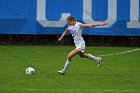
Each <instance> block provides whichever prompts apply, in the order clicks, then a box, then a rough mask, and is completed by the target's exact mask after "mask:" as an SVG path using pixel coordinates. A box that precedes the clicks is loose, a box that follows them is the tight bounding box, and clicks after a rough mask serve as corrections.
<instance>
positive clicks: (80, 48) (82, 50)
mask: <svg viewBox="0 0 140 93" xmlns="http://www.w3.org/2000/svg"><path fill="white" fill-rule="evenodd" d="M76 49H77V50H79V51H80V52H84V51H85V47H82V46H80V47H76Z"/></svg>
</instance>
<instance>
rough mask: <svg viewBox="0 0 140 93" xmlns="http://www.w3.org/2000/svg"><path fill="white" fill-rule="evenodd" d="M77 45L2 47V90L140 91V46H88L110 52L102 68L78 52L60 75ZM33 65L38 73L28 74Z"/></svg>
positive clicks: (62, 92) (16, 92) (38, 92)
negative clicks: (63, 73)
mask: <svg viewBox="0 0 140 93" xmlns="http://www.w3.org/2000/svg"><path fill="white" fill-rule="evenodd" d="M73 48H74V47H73V46H0V93H140V48H137V49H139V50H137V51H133V50H134V49H136V48H125V47H86V51H85V52H88V53H91V54H94V55H96V56H100V55H106V54H107V55H106V56H102V58H103V65H102V67H101V68H97V66H96V64H95V62H92V61H91V60H88V59H82V58H80V57H79V56H78V55H77V56H75V57H74V58H73V61H72V64H71V66H70V68H69V69H68V71H67V73H66V74H65V75H63V76H62V75H59V74H58V73H57V71H58V70H60V69H61V68H62V67H63V65H64V63H65V59H66V57H67V54H68V53H69V52H70V50H72V49H73ZM126 51H127V52H126ZM129 51H130V52H129ZM112 53H113V54H112ZM115 53H116V54H115ZM108 54H111V55H108ZM29 66H32V67H34V68H35V69H36V74H35V75H31V76H29V75H26V74H25V69H26V68H27V67H29Z"/></svg>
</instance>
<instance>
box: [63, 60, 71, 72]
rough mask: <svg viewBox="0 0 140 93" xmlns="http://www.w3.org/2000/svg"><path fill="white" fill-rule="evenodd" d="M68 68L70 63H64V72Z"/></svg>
mask: <svg viewBox="0 0 140 93" xmlns="http://www.w3.org/2000/svg"><path fill="white" fill-rule="evenodd" d="M69 66H70V62H69V61H66V63H65V65H64V70H65V71H66V70H67V69H68V67H69Z"/></svg>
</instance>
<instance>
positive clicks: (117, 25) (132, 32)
mask: <svg viewBox="0 0 140 93" xmlns="http://www.w3.org/2000/svg"><path fill="white" fill-rule="evenodd" d="M110 1H111V2H112V1H113V2H116V3H113V4H112V5H110V6H109V2H110ZM111 2H110V3H111ZM137 3H138V4H137ZM114 4H115V5H116V12H114ZM134 4H135V6H134ZM136 4H137V5H136ZM89 6H91V9H90V7H89ZM111 10H113V11H112V12H110V11H111ZM109 13H110V14H111V13H112V15H116V16H112V17H110V16H109ZM62 14H64V16H63V15H62ZM68 15H73V16H74V17H75V18H76V19H77V21H80V22H82V23H97V22H107V23H108V26H106V27H100V28H84V29H83V34H86V35H109V36H140V0H38V1H37V0H0V34H62V32H63V31H64V30H65V29H66V28H67V24H66V22H65V18H66V17H67V16H68ZM61 17H62V18H61ZM113 22H114V23H113ZM129 22H131V23H130V24H129Z"/></svg>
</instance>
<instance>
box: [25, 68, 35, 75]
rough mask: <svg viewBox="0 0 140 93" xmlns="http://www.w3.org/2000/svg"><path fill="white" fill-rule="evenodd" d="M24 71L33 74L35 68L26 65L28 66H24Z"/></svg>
mask: <svg viewBox="0 0 140 93" xmlns="http://www.w3.org/2000/svg"><path fill="white" fill-rule="evenodd" d="M25 73H26V74H27V75H32V74H35V69H34V68H33V67H28V68H26V70H25Z"/></svg>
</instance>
